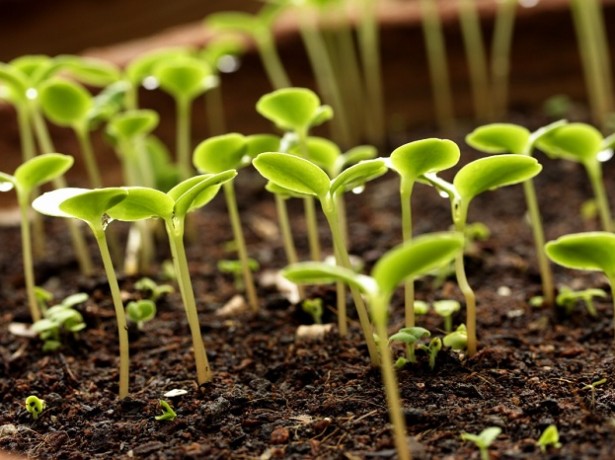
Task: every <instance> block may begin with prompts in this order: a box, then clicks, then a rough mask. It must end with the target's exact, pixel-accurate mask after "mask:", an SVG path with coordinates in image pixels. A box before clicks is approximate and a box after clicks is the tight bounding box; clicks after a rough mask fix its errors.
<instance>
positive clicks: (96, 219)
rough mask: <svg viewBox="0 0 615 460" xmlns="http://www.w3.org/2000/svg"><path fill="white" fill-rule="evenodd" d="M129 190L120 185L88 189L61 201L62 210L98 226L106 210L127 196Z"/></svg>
mask: <svg viewBox="0 0 615 460" xmlns="http://www.w3.org/2000/svg"><path fill="white" fill-rule="evenodd" d="M127 195H128V192H126V190H124V189H123V188H120V187H108V188H100V189H94V190H87V191H85V192H83V193H80V194H78V195H75V196H73V197H71V198H68V199H66V200H64V201H63V202H61V203H60V205H59V208H60V210H62V211H64V212H65V213H67V214H69V215H71V216H72V217H76V218H77V219H81V220H83V221H85V222H88V223H89V224H90V225H94V226H97V225H99V224H100V222H101V218H102V217H103V215H104V214H106V212H107V211H108V210H109V209H111V208H112V207H114V206H115V205H116V204H118V203H119V202H120V201H122V200H123V199H125V198H126V196H127Z"/></svg>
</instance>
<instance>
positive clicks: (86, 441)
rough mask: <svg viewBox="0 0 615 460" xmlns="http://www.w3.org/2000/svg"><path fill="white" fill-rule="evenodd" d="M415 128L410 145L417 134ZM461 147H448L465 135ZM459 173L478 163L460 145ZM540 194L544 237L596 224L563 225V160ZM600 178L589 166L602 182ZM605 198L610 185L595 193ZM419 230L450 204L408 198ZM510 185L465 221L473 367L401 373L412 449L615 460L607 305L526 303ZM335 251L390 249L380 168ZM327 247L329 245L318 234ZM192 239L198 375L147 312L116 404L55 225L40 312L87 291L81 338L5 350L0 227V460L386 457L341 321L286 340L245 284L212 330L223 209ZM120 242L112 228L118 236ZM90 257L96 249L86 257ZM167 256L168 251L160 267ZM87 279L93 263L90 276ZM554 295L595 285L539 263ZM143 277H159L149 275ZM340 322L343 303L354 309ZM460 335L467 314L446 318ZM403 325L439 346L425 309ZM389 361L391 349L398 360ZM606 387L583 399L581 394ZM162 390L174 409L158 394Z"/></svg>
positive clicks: (103, 333) (40, 278)
mask: <svg viewBox="0 0 615 460" xmlns="http://www.w3.org/2000/svg"><path fill="white" fill-rule="evenodd" d="M426 135H427V133H417V134H416V138H419V137H425V136H426ZM459 144H460V145H464V144H463V142H462V139H459ZM462 150H463V159H464V160H463V161H469V160H471V159H474V158H477V154H476V153H474V152H471V151H470V150H469V149H467V148H465V147H462ZM537 157H538V159H539V161H541V162H542V163H543V164H544V171H543V173H542V174H541V175H540V176H539V177H538V178H537V180H536V187H537V189H538V191H539V193H540V201H541V206H542V210H543V213H544V219H545V227H546V232H547V238H548V239H552V238H555V237H557V236H559V235H562V234H565V233H570V232H574V231H582V230H588V229H594V228H597V225H598V224H597V223H596V222H594V221H583V220H582V219H581V218H579V213H578V210H579V208H580V206H581V204H582V203H583V201H584V200H586V199H588V198H590V197H591V191H590V187H589V185H588V183H587V180H586V176H585V173H584V171H583V170H582V168H580V167H579V166H578V165H574V164H570V163H564V162H562V161H552V160H549V159H547V158H545V157H543V156H542V155H540V154H538V155H537ZM614 168H615V166H614V165H613V164H612V162H611V163H606V164H605V177H607V178H608V177H612V175H613V173H615V171H614ZM607 184H608V185H609V192H610V195H611V196H615V183H613V181H609V180H607ZM236 188H237V191H238V193H239V195H240V197H241V212H242V219H243V221H244V223H245V225H246V231H247V239H248V245H249V250H250V253H251V255H252V256H253V257H255V258H256V259H258V260H259V262H260V263H261V270H260V273H262V272H265V271H267V270H275V269H277V268H280V267H282V266H284V264H285V261H284V257H283V251H282V246H281V242H280V240H279V238H278V236H277V234H275V233H270V232H268V231H267V232H266V231H264V229H268V228H270V227H271V225H270V224H274V223H275V209H274V205H273V200H272V198H271V196H270V195H269V194H268V193H267V192H265V191H263V190H262V181H261V180H260V179H259V178H258V177H257V175H256V174H255V173H254V172H250V171H242V172H241V173H240V175H239V176H238V182H237V184H236ZM413 204H414V214H415V230H416V233H417V234H418V233H425V232H430V231H438V230H445V229H447V227H448V226H449V225H450V217H449V211H448V202H447V200H445V199H442V198H440V197H439V196H438V195H437V194H436V193H434V191H433V190H430V189H428V188H427V187H423V186H421V187H420V188H417V190H416V191H415V196H414V203H413ZM291 214H292V216H293V225H294V230H295V231H294V233H295V237H296V240H297V243H298V245H299V251H300V253H301V254H303V255H305V254H306V253H307V249H306V247H305V232H304V230H303V228H304V227H303V220H302V214H301V209H300V205H299V201H297V202H293V201H291ZM523 214H524V201H523V194H522V190H521V188H520V187H509V188H507V189H503V190H499V191H495V192H491V193H488V194H485V195H483V196H479V197H478V198H476V201H475V202H474V203H473V205H472V206H471V209H470V221H481V222H483V223H485V224H486V225H487V226H488V227H489V228H490V230H491V236H490V237H489V238H488V239H487V240H486V241H482V242H478V243H477V247H476V250H475V251H474V252H473V253H472V254H468V255H467V256H466V266H467V271H468V275H469V280H470V284H471V285H472V286H473V287H474V289H475V290H476V295H477V299H478V309H479V318H478V332H479V340H480V344H479V352H478V354H477V355H476V356H474V357H473V358H471V359H469V358H467V357H465V356H463V355H460V354H457V353H455V352H452V351H450V350H443V351H442V352H441V353H440V354H439V355H438V359H437V365H436V367H435V369H434V370H430V369H429V366H428V360H427V356H426V355H425V354H423V353H422V352H418V358H419V362H418V364H416V365H411V366H407V367H405V368H403V369H402V370H400V371H399V372H398V379H399V384H400V388H401V395H402V400H403V406H404V413H405V418H406V422H407V425H408V436H409V443H410V445H411V448H412V452H413V454H414V456H415V458H418V459H428V458H435V459H470V458H478V451H477V449H476V448H475V447H474V446H473V445H471V444H470V443H468V442H464V441H462V440H461V439H460V434H461V433H462V432H470V433H479V432H480V431H481V430H483V429H484V428H487V427H489V426H499V427H501V428H502V434H501V435H500V436H499V437H498V438H497V439H496V441H495V442H494V443H493V444H492V446H491V448H490V454H491V458H501V459H531V458H553V459H556V458H557V459H610V458H613V454H612V452H613V451H614V450H615V441H614V436H613V435H614V431H615V424H614V423H613V420H614V419H613V410H614V409H615V382H613V380H612V379H611V376H612V375H613V371H614V362H613V350H612V341H613V324H612V314H611V308H612V307H611V305H612V304H611V301H610V298H609V299H598V300H597V302H596V307H597V309H598V313H599V315H598V317H596V318H594V317H591V316H590V315H589V314H588V313H587V311H586V310H585V309H584V308H583V307H581V306H578V307H577V308H576V309H575V310H574V312H573V314H571V315H569V316H567V315H565V314H563V312H561V311H559V310H551V309H548V308H536V307H532V306H530V305H529V299H530V298H531V297H532V296H535V295H537V294H539V293H540V281H539V277H538V274H537V270H536V267H535V259H534V256H533V243H532V240H531V234H530V231H529V228H528V226H527V224H526V222H525V220H524V218H523ZM348 216H349V220H350V222H351V227H350V228H351V229H352V231H351V238H350V244H351V252H352V253H353V254H356V255H358V256H360V257H362V258H363V260H364V261H365V263H366V266H367V268H368V269H369V267H370V266H371V265H372V264H373V263H374V262H375V261H376V260H377V259H378V257H379V256H380V255H381V254H382V253H383V252H384V251H386V250H387V249H389V248H391V247H393V246H394V245H395V244H397V243H399V241H400V233H401V231H400V221H399V205H398V181H397V178H396V177H394V175H393V174H392V173H391V174H389V175H387V176H385V177H384V178H382V179H380V180H378V181H377V182H375V183H373V184H370V185H369V186H368V187H367V190H366V191H365V192H364V193H363V194H362V195H357V196H350V197H349V203H348ZM322 224H323V225H322V226H321V236H322V242H323V246H324V247H325V248H328V247H330V241H329V238H328V233H327V231H326V227H325V226H324V222H322ZM194 225H195V228H196V231H195V232H194V233H195V235H196V236H195V238H194V239H193V240H192V242H191V243H189V246H188V247H189V250H188V252H189V254H188V257H189V260H190V264H191V265H190V270H191V273H192V276H193V282H194V289H195V292H196V298H197V302H198V304H199V309H200V313H199V314H200V321H201V325H202V331H203V334H204V339H205V343H206V346H207V350H208V356H209V359H210V363H211V366H212V368H213V370H214V379H213V381H212V382H211V383H207V384H205V385H202V386H200V387H199V386H197V384H196V383H195V375H194V363H193V357H192V354H191V341H190V334H189V330H188V327H187V323H186V320H185V315H184V312H183V307H182V304H181V301H180V298H179V295H178V294H177V293H173V294H170V295H168V296H166V297H164V298H163V299H162V300H161V301H159V303H158V314H157V316H156V318H155V319H154V320H152V321H151V322H148V323H146V325H145V326H144V328H143V330H142V331H139V330H137V329H136V328H134V329H131V331H130V340H131V344H130V354H131V374H130V375H131V382H130V396H129V397H128V398H126V399H124V400H122V401H120V400H118V398H117V395H116V392H117V377H118V374H117V373H118V371H117V333H116V325H115V319H114V316H113V307H112V304H111V298H110V295H109V292H108V289H107V284H106V279H105V278H104V275H103V274H102V269H101V270H99V273H100V275H99V276H97V277H94V278H89V279H87V278H84V277H82V276H81V275H79V273H78V270H77V265H76V263H75V261H74V258H73V256H72V253H71V252H70V251H69V250H67V249H66V248H67V247H69V246H68V237H67V232H66V227H65V226H64V224H63V222H61V221H60V220H57V219H56V220H53V219H51V220H47V221H45V226H46V230H47V235H48V245H47V248H46V253H45V256H44V257H43V258H39V259H38V262H37V267H36V272H37V284H39V285H43V286H45V287H46V288H48V289H49V290H51V291H52V292H53V293H54V295H55V297H56V300H58V299H62V298H64V297H65V296H67V295H69V294H72V293H74V292H78V291H83V292H87V293H88V294H89V295H90V299H89V300H88V301H87V302H86V303H85V304H84V305H83V306H80V307H79V310H80V312H81V313H82V314H83V316H84V319H85V322H86V323H87V328H86V329H85V330H84V331H82V332H80V333H79V335H78V337H76V338H75V337H66V343H65V345H64V347H63V348H62V349H61V350H60V351H59V352H55V353H44V352H42V350H41V342H40V341H39V340H38V339H31V338H26V337H19V336H15V335H13V334H12V333H10V332H9V326H10V325H11V323H15V322H27V321H28V319H29V318H28V313H27V309H26V301H25V293H24V287H23V276H22V274H21V273H22V268H21V262H20V261H21V255H20V242H19V232H18V228H17V227H2V228H0V238H1V241H2V248H3V250H2V253H1V254H0V272H1V273H2V274H3V275H2V277H1V278H0V280H1V282H2V285H1V288H2V291H1V292H2V295H1V297H2V307H1V309H0V315H1V319H0V401H1V407H2V411H0V450H4V451H7V452H11V453H16V454H23V455H26V456H28V457H30V458H65V459H82V458H83V459H90V458H152V459H176V458H194V459H204V458H208V459H209V458H211V459H229V458H232V459H242V458H243V459H248V458H250V459H251V458H260V459H268V458H288V459H305V458H322V459H374V458H395V451H394V447H393V442H392V437H391V431H390V425H389V423H388V415H387V410H386V404H385V400H384V393H383V387H382V383H381V378H380V372H379V370H378V369H375V368H373V367H371V366H370V364H369V359H368V355H367V349H366V347H365V344H364V341H363V340H362V338H361V336H360V329H359V327H358V322H357V320H356V318H353V319H352V323H351V327H350V331H351V332H350V335H349V336H348V337H346V338H341V337H339V336H338V334H337V331H336V329H335V328H334V329H333V331H332V332H330V333H329V334H328V335H327V336H326V337H325V339H324V340H320V341H318V340H317V341H302V340H299V339H297V338H296V331H297V328H298V326H300V325H301V324H310V323H311V320H310V318H309V317H308V316H306V315H305V314H304V313H302V312H301V310H300V308H299V307H298V306H296V305H293V304H291V303H289V301H288V300H286V299H285V298H284V297H283V295H282V294H280V292H278V290H277V289H276V288H275V287H267V286H263V285H262V284H259V287H258V291H259V297H260V303H261V309H260V311H259V312H258V313H251V312H243V313H238V314H235V315H232V316H225V317H222V316H219V315H218V314H217V313H216V312H217V310H218V309H219V308H220V307H221V306H223V305H224V304H225V303H227V302H228V301H229V299H230V298H231V297H232V296H233V295H234V294H235V293H236V292H237V291H236V289H235V287H234V284H233V280H232V278H231V277H229V276H227V275H222V274H220V273H219V272H218V271H217V269H216V261H217V260H219V259H221V258H224V257H229V254H228V253H225V252H224V243H225V242H226V241H227V240H228V239H229V224H228V219H227V216H226V210H225V206H224V203H223V201H222V197H218V198H217V199H216V200H215V201H214V202H213V203H211V204H209V205H208V206H207V207H206V208H205V209H203V210H202V211H199V212H198V213H196V214H195V218H194ZM114 227H115V228H116V229H117V230H116V236H117V237H118V239H119V240H120V241H121V240H122V238H123V237H124V234H125V233H126V227H124V226H123V225H122V224H120V223H114V224H112V225H111V228H114ZM90 244H92V251H93V253H96V250H95V247H94V245H93V242H92V241H90ZM165 257H168V250H167V249H166V245H165V244H164V241H160V244H159V257H158V259H159V260H160V261H162V260H164V258H165ZM99 265H100V264H99ZM554 270H555V277H556V280H557V283H558V284H559V285H568V286H571V287H573V288H576V289H579V288H585V287H600V288H603V289H606V290H608V286H607V284H606V281H605V280H604V279H603V278H602V277H601V276H599V275H596V274H588V273H582V272H574V271H571V270H564V269H560V268H558V267H554ZM150 276H151V277H153V278H154V279H156V280H157V281H160V282H163V280H162V278H161V277H162V270H161V267H160V266H159V265H155V266H153V267H152V272H151V273H150ZM136 279H138V278H136V277H135V278H126V277H122V278H120V284H121V287H122V290H123V293H124V295H125V297H126V300H128V299H130V298H135V297H137V296H138V294H137V293H136V291H135V289H134V282H135V281H136ZM308 293H309V295H310V296H311V297H316V296H320V297H322V298H323V299H324V300H325V304H326V305H327V309H326V311H325V318H324V319H325V322H333V323H334V322H335V315H334V312H333V310H332V306H334V305H335V290H334V289H332V288H330V287H314V288H309V289H308ZM417 296H418V297H419V298H421V299H425V300H434V299H438V298H455V299H458V300H460V301H461V300H462V297H461V295H460V293H459V291H458V289H457V287H456V283H455V281H454V279H448V280H446V281H445V283H444V284H443V285H442V286H441V287H435V286H434V283H433V279H432V278H425V279H423V280H420V281H419V282H418V284H417ZM350 310H352V308H351V307H350ZM402 315H403V308H402V306H401V296H400V295H398V296H397V297H396V298H395V299H394V301H393V304H392V308H391V321H390V332H394V331H396V330H397V329H398V328H399V327H401V326H402V324H403V317H402ZM463 321H464V316H463V312H461V313H459V314H457V315H456V316H455V318H454V322H455V324H459V323H461V322H463ZM418 324H419V325H421V326H424V327H426V328H427V329H429V330H430V331H432V333H433V334H434V335H440V336H441V335H442V329H441V328H442V327H443V325H442V321H441V319H440V318H438V317H437V316H436V315H435V314H434V313H433V312H430V313H429V314H427V315H426V316H424V317H421V318H419V320H418ZM394 352H395V354H396V355H399V356H401V354H402V353H403V350H402V349H401V348H394ZM602 378H606V379H607V380H606V383H604V384H602V385H600V386H597V387H596V389H595V392H594V393H593V394H592V392H590V391H589V390H587V389H586V388H585V386H586V385H588V384H590V383H592V382H596V381H598V380H600V379H602ZM172 389H183V390H186V391H187V393H186V394H184V395H182V396H176V397H164V396H163V394H164V393H165V392H167V391H169V390H172ZM31 394H34V395H37V396H39V397H40V398H42V399H44V400H45V401H46V403H47V408H46V409H45V411H44V412H43V413H42V415H41V416H40V417H39V418H38V419H37V420H33V419H32V418H31V416H30V414H29V413H28V412H26V410H25V408H24V400H25V398H26V397H27V396H28V395H31ZM160 399H165V400H167V401H169V402H170V403H171V405H172V406H173V407H174V409H175V411H176V412H177V418H176V419H175V420H173V421H157V420H155V418H154V417H155V416H156V415H158V414H159V413H160V408H159V403H158V401H159V400H160ZM550 424H555V425H557V427H558V429H559V432H560V436H561V442H562V446H561V448H559V449H556V448H553V447H551V448H549V449H548V450H547V453H546V454H542V453H541V452H540V450H539V448H538V447H537V446H536V444H535V442H536V440H537V439H538V437H539V436H540V434H541V432H542V431H543V430H544V429H545V428H546V427H547V426H548V425H550Z"/></svg>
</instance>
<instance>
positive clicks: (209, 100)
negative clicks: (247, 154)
mask: <svg viewBox="0 0 615 460" xmlns="http://www.w3.org/2000/svg"><path fill="white" fill-rule="evenodd" d="M205 111H206V113H205V114H206V116H207V124H208V127H209V135H210V136H211V137H213V136H217V135H219V134H224V133H225V132H226V126H225V123H224V103H223V101H222V84H221V83H220V82H218V85H217V86H215V87H214V88H211V89H210V90H209V91H205Z"/></svg>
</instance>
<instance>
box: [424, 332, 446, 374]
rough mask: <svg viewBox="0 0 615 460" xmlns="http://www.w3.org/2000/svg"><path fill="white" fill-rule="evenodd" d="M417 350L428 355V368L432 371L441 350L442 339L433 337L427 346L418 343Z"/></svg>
mask: <svg viewBox="0 0 615 460" xmlns="http://www.w3.org/2000/svg"><path fill="white" fill-rule="evenodd" d="M418 348H419V349H420V350H423V351H425V352H426V353H427V354H428V355H429V368H430V369H431V370H434V369H435V368H436V360H437V359H438V353H440V350H442V339H441V338H440V337H434V338H432V339H431V340H430V341H429V344H428V345H425V344H423V343H420V344H419V345H418Z"/></svg>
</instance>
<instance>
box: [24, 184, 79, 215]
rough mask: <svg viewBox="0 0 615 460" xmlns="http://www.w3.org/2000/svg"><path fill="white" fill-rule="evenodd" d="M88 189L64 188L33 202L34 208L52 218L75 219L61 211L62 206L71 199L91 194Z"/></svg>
mask: <svg viewBox="0 0 615 460" xmlns="http://www.w3.org/2000/svg"><path fill="white" fill-rule="evenodd" d="M89 191H90V189H87V188H77V187H64V188H59V189H56V190H52V191H51V192H46V193H43V194H42V195H40V196H38V197H36V199H35V200H34V201H33V202H32V207H33V208H34V209H35V210H36V211H38V212H40V213H41V214H45V215H46V216H52V217H70V218H72V217H75V216H73V215H71V214H69V213H67V212H66V211H64V210H62V209H60V204H61V203H62V202H64V201H66V200H67V199H69V198H73V197H75V196H78V195H82V194H84V193H87V192H89Z"/></svg>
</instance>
